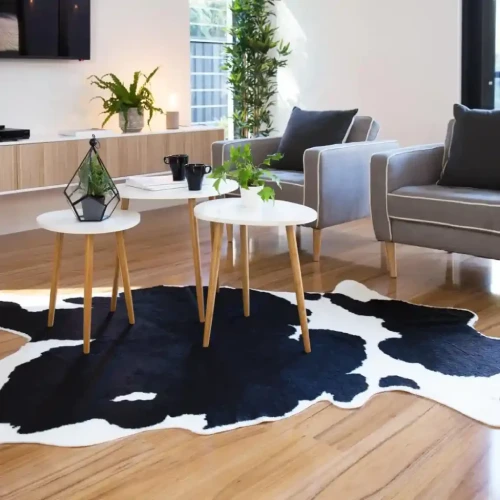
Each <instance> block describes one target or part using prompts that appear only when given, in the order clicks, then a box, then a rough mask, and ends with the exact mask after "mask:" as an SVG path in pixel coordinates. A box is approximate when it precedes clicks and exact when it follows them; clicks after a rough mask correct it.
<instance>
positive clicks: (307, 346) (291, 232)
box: [286, 226, 311, 354]
mask: <svg viewBox="0 0 500 500" xmlns="http://www.w3.org/2000/svg"><path fill="white" fill-rule="evenodd" d="M286 236H287V239H288V251H289V252H290V264H291V266H292V274H293V284H294V288H295V295H296V296H297V309H298V311H299V318H300V328H301V330H302V342H303V343H304V350H305V352H306V353H308V354H309V353H310V352H311V340H310V338H309V325H308V323H307V311H306V304H305V299H304V285H303V283H302V271H301V268H300V257H299V250H298V246H297V238H296V236H295V226H287V227H286Z"/></svg>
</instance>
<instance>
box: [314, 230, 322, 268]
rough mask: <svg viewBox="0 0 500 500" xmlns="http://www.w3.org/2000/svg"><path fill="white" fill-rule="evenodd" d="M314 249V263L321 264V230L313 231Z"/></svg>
mask: <svg viewBox="0 0 500 500" xmlns="http://www.w3.org/2000/svg"><path fill="white" fill-rule="evenodd" d="M313 248H314V253H313V259H314V262H319V259H320V257H321V229H313Z"/></svg>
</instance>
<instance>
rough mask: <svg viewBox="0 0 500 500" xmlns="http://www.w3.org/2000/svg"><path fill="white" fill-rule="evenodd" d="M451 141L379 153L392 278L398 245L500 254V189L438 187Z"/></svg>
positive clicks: (374, 183)
mask: <svg viewBox="0 0 500 500" xmlns="http://www.w3.org/2000/svg"><path fill="white" fill-rule="evenodd" d="M452 129H453V122H451V123H450V126H449V127H448V136H447V139H446V143H445V144H431V145H428V146H419V147H412V148H405V149H400V150H398V151H392V152H389V153H381V154H376V155H375V156H374V157H373V158H372V164H371V207H372V218H373V226H374V229H375V235H376V237H377V239H378V240H379V241H382V242H384V243H385V245H386V250H387V260H388V264H389V270H390V273H391V277H393V278H396V277H397V267H396V247H395V244H396V243H404V244H406V245H415V246H419V247H426V248H434V249H438V250H446V251H448V252H457V253H464V254H468V255H475V256H477V257H486V258H492V259H499V258H500V251H499V250H498V248H499V242H500V218H499V217H498V214H499V213H500V212H499V209H500V193H499V192H498V191H489V190H481V189H472V188H458V187H445V186H438V185H437V184H436V183H437V181H438V180H439V178H440V175H441V172H442V169H443V165H444V164H445V162H446V155H447V151H448V150H449V148H448V145H449V143H450V140H451V136H452Z"/></svg>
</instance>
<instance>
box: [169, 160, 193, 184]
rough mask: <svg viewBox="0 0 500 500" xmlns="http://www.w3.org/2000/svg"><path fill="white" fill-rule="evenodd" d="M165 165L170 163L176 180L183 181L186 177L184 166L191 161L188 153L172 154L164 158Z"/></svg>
mask: <svg viewBox="0 0 500 500" xmlns="http://www.w3.org/2000/svg"><path fill="white" fill-rule="evenodd" d="M163 161H164V162H165V165H170V170H172V177H173V179H174V181H183V180H184V179H185V178H186V173H185V172H184V168H185V167H186V165H187V164H188V163H189V156H188V155H170V156H165V158H163Z"/></svg>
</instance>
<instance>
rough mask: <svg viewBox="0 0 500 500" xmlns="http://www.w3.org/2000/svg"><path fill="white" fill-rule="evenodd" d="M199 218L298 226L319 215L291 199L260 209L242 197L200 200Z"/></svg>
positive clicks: (260, 224)
mask: <svg viewBox="0 0 500 500" xmlns="http://www.w3.org/2000/svg"><path fill="white" fill-rule="evenodd" d="M194 214H195V216H196V217H197V218H198V219H201V220H205V221H208V222H219V223H221V224H235V225H240V226H298V225H301V224H309V223H310V222H314V221H315V220H316V219H317V218H318V213H317V212H316V210H313V209H312V208H309V207H306V206H304V205H298V204H297V203H290V202H289V201H275V202H274V203H273V202H272V201H268V202H266V203H262V205H261V206H260V207H258V208H247V207H245V206H244V205H243V203H242V201H241V198H226V199H224V200H213V201H207V202H205V203H200V204H199V205H198V206H197V207H196V208H195V210H194Z"/></svg>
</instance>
